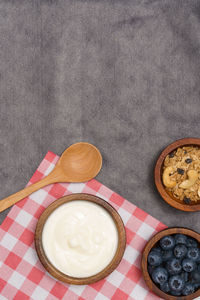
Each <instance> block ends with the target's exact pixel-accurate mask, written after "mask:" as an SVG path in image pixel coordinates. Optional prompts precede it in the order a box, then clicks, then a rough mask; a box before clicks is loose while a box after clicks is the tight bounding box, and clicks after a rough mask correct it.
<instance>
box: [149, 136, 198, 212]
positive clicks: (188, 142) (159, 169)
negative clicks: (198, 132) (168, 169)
mask: <svg viewBox="0 0 200 300" xmlns="http://www.w3.org/2000/svg"><path fill="white" fill-rule="evenodd" d="M184 146H199V147H200V139H197V138H184V139H181V140H177V141H175V142H173V143H172V144H170V145H169V146H167V147H166V148H165V149H164V150H163V151H162V153H161V154H160V156H159V158H158V160H157V162H156V166H155V170H154V180H155V184H156V187H157V190H158V192H159V193H160V195H161V197H162V198H163V199H164V200H165V201H166V202H167V203H168V204H169V205H171V206H173V207H175V208H177V209H180V210H183V211H197V210H200V201H198V202H197V204H185V203H183V202H182V201H181V200H179V199H177V198H175V197H174V196H173V195H172V194H171V193H169V192H168V191H167V190H166V189H165V187H164V185H163V182H162V173H163V163H164V160H165V157H166V156H167V155H168V154H169V153H170V152H172V151H174V150H176V149H177V148H179V147H184Z"/></svg>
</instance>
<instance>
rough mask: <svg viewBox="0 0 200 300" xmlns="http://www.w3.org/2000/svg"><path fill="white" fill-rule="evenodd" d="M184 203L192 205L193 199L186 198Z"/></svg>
mask: <svg viewBox="0 0 200 300" xmlns="http://www.w3.org/2000/svg"><path fill="white" fill-rule="evenodd" d="M183 201H184V202H185V204H190V203H191V199H190V198H189V197H186V196H185V197H184V198H183Z"/></svg>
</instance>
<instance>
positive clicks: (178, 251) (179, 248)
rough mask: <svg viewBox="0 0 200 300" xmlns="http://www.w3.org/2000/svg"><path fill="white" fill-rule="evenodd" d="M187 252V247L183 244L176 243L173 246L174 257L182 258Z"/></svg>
mask: <svg viewBox="0 0 200 300" xmlns="http://www.w3.org/2000/svg"><path fill="white" fill-rule="evenodd" d="M186 254H187V247H186V246H185V245H183V244H178V245H176V247H175V248H174V255H175V256H176V258H183V257H184V256H185V255H186Z"/></svg>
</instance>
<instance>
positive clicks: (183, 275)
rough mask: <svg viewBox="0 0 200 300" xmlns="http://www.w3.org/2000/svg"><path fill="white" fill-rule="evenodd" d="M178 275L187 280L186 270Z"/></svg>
mask: <svg viewBox="0 0 200 300" xmlns="http://www.w3.org/2000/svg"><path fill="white" fill-rule="evenodd" d="M180 276H181V278H183V279H184V281H185V282H187V281H188V279H189V275H188V273H187V272H182V273H181V274H180Z"/></svg>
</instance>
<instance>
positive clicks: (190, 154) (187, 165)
mask: <svg viewBox="0 0 200 300" xmlns="http://www.w3.org/2000/svg"><path fill="white" fill-rule="evenodd" d="M162 179H163V183H164V185H165V188H166V190H167V191H169V192H170V193H172V195H173V196H174V197H175V198H177V199H180V200H181V201H183V202H185V203H186V204H191V203H196V202H197V201H199V200H200V148H199V147H196V146H187V147H182V148H178V149H176V150H175V151H173V152H171V153H170V154H169V155H167V157H166V158H165V160H164V166H163V177H162Z"/></svg>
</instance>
